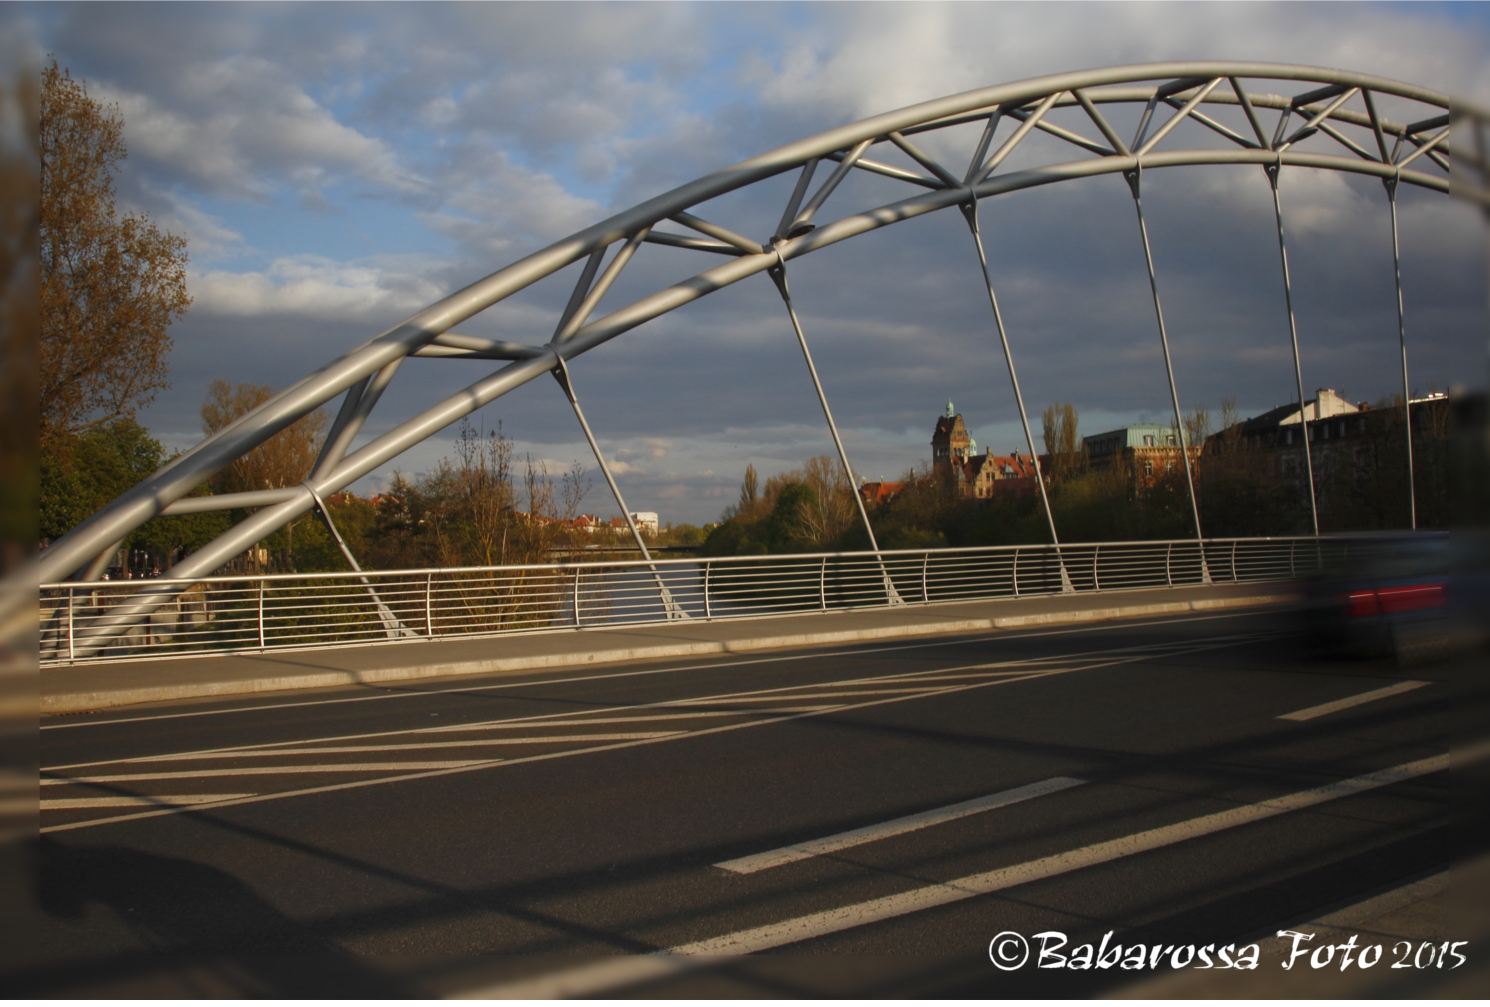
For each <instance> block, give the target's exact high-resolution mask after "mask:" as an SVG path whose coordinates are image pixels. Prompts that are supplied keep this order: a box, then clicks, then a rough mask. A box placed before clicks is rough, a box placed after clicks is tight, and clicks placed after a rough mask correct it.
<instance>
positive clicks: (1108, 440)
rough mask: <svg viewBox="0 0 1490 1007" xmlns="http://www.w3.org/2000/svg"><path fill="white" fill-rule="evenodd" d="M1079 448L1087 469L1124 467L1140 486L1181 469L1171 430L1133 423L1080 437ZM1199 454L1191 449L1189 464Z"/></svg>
mask: <svg viewBox="0 0 1490 1007" xmlns="http://www.w3.org/2000/svg"><path fill="white" fill-rule="evenodd" d="M1081 446H1082V449H1083V450H1084V451H1085V452H1086V457H1087V465H1088V466H1089V467H1090V468H1092V469H1096V470H1098V471H1102V470H1105V469H1110V468H1112V467H1114V466H1116V465H1125V466H1128V467H1129V468H1130V470H1131V471H1132V473H1133V477H1134V478H1135V479H1136V480H1138V481H1139V482H1140V483H1144V484H1148V483H1152V482H1153V481H1154V480H1155V479H1158V478H1160V477H1161V476H1163V475H1164V474H1165V473H1166V472H1168V471H1169V470H1170V469H1171V468H1183V467H1184V462H1183V461H1182V460H1181V458H1180V444H1179V435H1178V433H1177V431H1176V430H1175V428H1174V427H1172V426H1167V425H1162V424H1156V423H1136V424H1134V425H1132V426H1126V427H1119V428H1118V429H1116V430H1109V431H1107V432H1106V433H1101V434H1093V435H1091V436H1090V437H1083V438H1082V439H1081ZM1199 453H1200V451H1199V448H1198V447H1196V446H1194V445H1192V446H1191V448H1190V457H1191V460H1192V461H1194V460H1195V458H1196V456H1197V455H1198V454H1199Z"/></svg>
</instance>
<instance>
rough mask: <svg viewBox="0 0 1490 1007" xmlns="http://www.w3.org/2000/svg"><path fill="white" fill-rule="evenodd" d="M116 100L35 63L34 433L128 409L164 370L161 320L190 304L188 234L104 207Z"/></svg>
mask: <svg viewBox="0 0 1490 1007" xmlns="http://www.w3.org/2000/svg"><path fill="white" fill-rule="evenodd" d="M123 129H124V120H123V119H122V118H120V115H119V110H118V107H117V106H107V105H104V104H101V103H100V102H98V101H95V100H94V99H92V98H90V97H89V96H88V91H87V88H86V87H85V86H84V83H83V82H82V81H77V80H73V78H72V75H71V74H69V73H68V71H67V70H65V69H61V68H59V67H58V66H57V61H56V60H55V59H53V60H52V62H51V64H50V65H49V66H47V67H46V68H45V69H44V70H43V71H42V75H41V104H40V150H41V158H40V164H41V209H40V233H41V256H40V262H41V271H40V272H41V281H40V289H39V295H40V310H41V342H40V352H39V361H38V364H39V366H38V380H39V385H40V388H39V391H40V401H41V417H40V422H41V428H40V434H41V442H42V444H43V445H45V444H46V443H47V442H48V441H49V440H51V439H53V438H55V437H58V436H65V435H67V434H71V433H76V432H77V431H79V430H81V429H84V428H86V427H88V426H92V425H94V424H96V423H102V422H106V421H108V420H112V419H115V418H118V417H125V416H133V415H134V412H135V410H136V409H139V408H140V407H141V406H144V405H147V404H149V402H150V401H151V400H152V399H153V398H154V397H155V393H156V391H157V390H159V389H161V388H166V387H169V386H168V384H167V382H166V354H167V352H169V350H170V348H171V339H170V337H169V336H168V335H167V334H166V330H167V329H168V328H169V327H170V325H171V323H172V322H173V321H175V320H176V319H178V318H179V317H180V316H181V315H182V314H184V313H185V311H186V309H187V307H188V306H189V305H190V304H191V297H190V296H189V295H188V294H187V292H186V239H185V238H179V237H176V236H174V235H171V234H168V233H166V232H164V231H161V230H159V229H157V228H156V227H155V226H154V225H152V224H151V223H150V220H149V218H148V217H147V216H145V215H143V214H126V215H124V216H122V217H121V216H119V215H118V214H117V213H116V211H115V209H114V172H115V171H117V170H118V165H119V162H120V161H122V160H124V157H125V149H124V140H123Z"/></svg>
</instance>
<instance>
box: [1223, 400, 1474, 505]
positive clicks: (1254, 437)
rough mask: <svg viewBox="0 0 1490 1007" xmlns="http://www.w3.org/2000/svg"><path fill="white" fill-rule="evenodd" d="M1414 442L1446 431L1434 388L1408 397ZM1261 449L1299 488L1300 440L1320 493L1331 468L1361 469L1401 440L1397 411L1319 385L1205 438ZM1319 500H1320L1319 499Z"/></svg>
mask: <svg viewBox="0 0 1490 1007" xmlns="http://www.w3.org/2000/svg"><path fill="white" fill-rule="evenodd" d="M1409 407H1410V410H1411V413H1410V414H1411V417H1412V426H1413V434H1414V441H1417V440H1419V439H1420V438H1422V437H1424V436H1425V435H1429V434H1431V433H1433V432H1434V431H1437V432H1439V433H1440V434H1441V433H1442V432H1443V430H1444V429H1446V424H1447V415H1448V396H1446V395H1445V394H1443V393H1442V392H1435V393H1433V394H1431V395H1425V396H1423V397H1421V398H1416V399H1411V400H1410V401H1409ZM1228 436H1230V437H1231V438H1232V439H1234V440H1236V441H1239V442H1240V443H1242V444H1244V445H1246V446H1247V447H1249V448H1251V449H1254V450H1259V451H1262V452H1263V453H1264V454H1265V456H1266V457H1267V458H1269V459H1270V462H1269V467H1270V468H1271V469H1272V471H1273V472H1274V473H1275V474H1276V475H1278V476H1280V477H1282V478H1283V479H1284V480H1285V481H1287V482H1291V483H1293V484H1295V485H1297V486H1299V487H1300V488H1302V487H1303V485H1304V482H1303V473H1304V471H1305V467H1304V465H1305V462H1304V459H1305V451H1304V438H1305V437H1307V438H1308V443H1309V452H1308V454H1309V456H1310V457H1312V459H1313V461H1314V479H1315V483H1316V488H1317V490H1318V492H1320V493H1321V494H1325V493H1327V492H1328V485H1327V484H1328V482H1329V477H1330V476H1332V475H1334V474H1335V473H1336V472H1337V471H1341V470H1353V471H1355V472H1363V471H1364V470H1365V469H1366V468H1367V467H1368V466H1371V465H1374V464H1376V463H1377V462H1378V460H1379V455H1380V454H1381V452H1382V450H1384V449H1389V450H1392V451H1396V450H1398V449H1399V447H1400V446H1399V444H1398V442H1399V441H1400V440H1401V438H1402V409H1401V406H1400V405H1399V406H1397V407H1395V408H1372V406H1371V405H1370V404H1369V403H1366V402H1359V403H1353V402H1350V401H1349V400H1347V399H1345V398H1344V397H1343V396H1341V395H1339V394H1338V393H1337V392H1335V391H1334V390H1333V389H1330V388H1321V389H1319V390H1318V391H1317V392H1315V396H1314V398H1312V399H1310V400H1308V401H1307V402H1305V403H1304V408H1303V410H1302V411H1301V410H1300V409H1299V407H1298V405H1297V404H1289V405H1285V406H1278V407H1276V408H1274V409H1270V410H1268V411H1267V412H1265V413H1263V414H1262V415H1260V416H1254V417H1252V418H1251V419H1249V420H1244V421H1243V422H1242V423H1240V424H1238V427H1237V428H1233V430H1232V431H1225V430H1223V431H1221V432H1220V433H1218V434H1214V435H1212V436H1211V437H1208V438H1207V439H1206V450H1207V451H1214V450H1219V449H1220V448H1221V447H1222V445H1223V444H1224V443H1225V440H1226V438H1227V437H1228ZM1323 502H1324V501H1323V499H1321V503H1323Z"/></svg>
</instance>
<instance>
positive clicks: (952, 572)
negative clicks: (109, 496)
mask: <svg viewBox="0 0 1490 1007" xmlns="http://www.w3.org/2000/svg"><path fill="white" fill-rule="evenodd" d="M1363 548H1371V546H1370V544H1369V541H1363V540H1344V539H1316V538H1313V537H1308V538H1254V539H1208V540H1205V541H1200V542H1198V541H1196V540H1194V539H1187V540H1176V541H1160V542H1103V543H1090V544H1083V545H1062V546H1059V547H1057V546H1052V545H1023V546H992V547H981V548H968V549H916V550H886V551H882V552H880V553H873V552H861V553H805V554H797V555H779V556H731V557H716V558H691V559H672V560H667V559H654V560H652V561H651V562H648V561H645V560H634V561H633V560H628V561H614V562H585V563H551V564H535V565H530V566H512V567H465V568H456V569H430V570H390V571H367V572H365V573H362V574H360V575H358V574H346V573H310V574H273V575H246V576H245V575H238V576H231V577H214V578H204V579H199V580H189V581H188V580H180V581H171V580H164V579H152V580H146V581H101V582H89V583H61V584H43V585H41V589H40V604H41V612H40V616H41V633H40V643H41V663H42V665H43V666H47V665H53V666H55V665H63V664H81V663H85V662H95V661H119V660H143V659H150V658H159V657H167V656H187V655H195V654H233V653H252V652H259V651H265V650H285V649H317V648H326V647H338V646H345V645H349V644H359V645H360V644H373V643H380V642H383V643H386V642H397V641H400V640H413V639H428V640H433V639H447V638H451V637H473V636H499V635H506V634H513V633H531V632H539V631H559V630H565V629H585V628H595V627H607V626H617V625H638V624H646V623H653V622H659V623H660V622H666V621H668V620H669V619H677V618H680V617H688V618H695V619H706V620H717V619H748V618H753V617H760V616H765V615H776V614H794V613H801V614H807V613H811V612H826V611H842V610H848V609H872V608H882V607H889V606H891V605H899V604H913V605H928V604H935V603H941V602H956V601H975V600H980V599H992V598H1018V597H1029V596H1035V595H1054V594H1060V593H1062V591H1063V583H1062V576H1061V574H1062V568H1063V567H1064V570H1065V574H1066V578H1067V580H1068V581H1069V583H1070V585H1071V587H1072V588H1073V589H1074V590H1075V591H1077V592H1108V591H1120V590H1127V589H1135V588H1151V587H1166V586H1169V587H1173V586H1181V585H1199V584H1202V583H1206V582H1210V583H1217V584H1224V583H1241V582H1246V581H1269V580H1286V579H1289V578H1292V577H1297V576H1301V575H1306V574H1308V573H1311V572H1313V571H1316V570H1318V569H1320V568H1321V567H1323V566H1324V565H1326V564H1329V563H1331V562H1336V561H1339V560H1342V559H1343V558H1344V557H1345V553H1346V552H1347V551H1349V550H1356V551H1359V550H1361V549H1363ZM886 574H888V581H889V583H887V578H886ZM892 584H893V589H894V590H893V592H892V591H891V590H890V586H891V585H892ZM664 588H665V593H666V594H668V595H670V596H671V599H672V602H673V605H672V606H671V609H670V608H669V606H667V605H665V604H664V600H663V595H664ZM142 591H149V592H150V593H153V594H158V595H163V596H164V597H165V598H166V599H167V600H165V601H163V602H162V603H160V604H158V605H156V606H155V607H154V609H153V610H152V611H150V612H149V613H148V615H144V616H141V617H137V618H134V619H133V620H132V621H131V620H121V618H120V616H119V613H120V612H122V611H123V610H124V609H125V607H126V606H129V605H131V604H136V605H137V603H138V599H139V597H140V596H141V592H142ZM132 611H133V610H132Z"/></svg>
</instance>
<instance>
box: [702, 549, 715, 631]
mask: <svg viewBox="0 0 1490 1007" xmlns="http://www.w3.org/2000/svg"><path fill="white" fill-rule="evenodd" d="M713 571H714V563H713V561H712V560H707V559H706V560H704V618H705V619H712V618H714V610H713V608H712V607H711V606H710V605H709V575H710V574H711V573H713Z"/></svg>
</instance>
